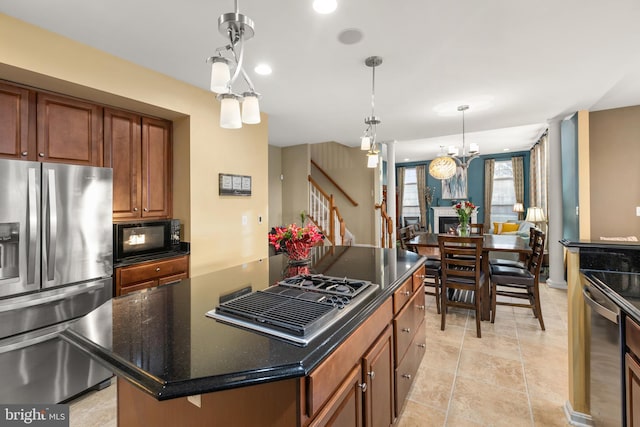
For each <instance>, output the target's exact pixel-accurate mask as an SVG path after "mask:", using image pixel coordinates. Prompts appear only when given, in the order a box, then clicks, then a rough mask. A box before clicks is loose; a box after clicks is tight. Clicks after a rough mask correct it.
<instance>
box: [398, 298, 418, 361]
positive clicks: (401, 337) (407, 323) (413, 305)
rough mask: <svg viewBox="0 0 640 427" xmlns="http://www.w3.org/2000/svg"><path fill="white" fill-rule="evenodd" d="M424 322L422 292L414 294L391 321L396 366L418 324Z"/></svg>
mask: <svg viewBox="0 0 640 427" xmlns="http://www.w3.org/2000/svg"><path fill="white" fill-rule="evenodd" d="M423 321H424V292H416V293H415V294H414V295H413V297H412V298H411V300H410V301H409V303H408V304H407V305H406V306H405V307H404V308H403V309H402V311H401V312H400V314H399V315H398V317H396V319H395V320H394V321H393V329H394V335H395V337H396V346H395V348H396V354H395V358H396V364H399V363H400V359H402V357H404V354H405V352H406V351H407V348H408V347H409V344H410V343H411V341H412V340H413V338H414V336H415V334H416V331H417V330H418V327H419V326H420V324H421V323H422V322H423Z"/></svg>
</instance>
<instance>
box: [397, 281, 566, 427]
mask: <svg viewBox="0 0 640 427" xmlns="http://www.w3.org/2000/svg"><path fill="white" fill-rule="evenodd" d="M540 292H541V296H540V299H541V303H542V313H543V315H544V321H545V326H546V331H542V330H541V329H540V325H539V324H538V321H537V319H535V318H534V317H533V314H532V312H531V310H529V309H525V308H517V307H508V306H498V310H497V316H496V323H494V324H491V323H490V322H482V338H477V337H476V329H475V314H474V313H473V311H471V310H464V309H457V308H453V309H452V308H450V309H449V314H448V315H447V326H446V329H445V330H444V331H441V330H440V315H439V314H437V312H436V306H435V303H434V301H435V300H434V298H433V297H431V296H427V312H426V315H425V316H426V322H427V352H426V355H425V357H424V359H423V361H422V364H421V365H420V370H419V372H418V376H417V378H416V383H415V385H414V387H413V388H412V390H411V392H410V394H409V401H408V402H407V404H406V406H405V408H404V411H403V413H402V415H401V418H400V420H399V423H398V426H399V427H414V426H415V427H425V426H429V427H431V426H455V427H466V426H509V427H515V426H529V427H531V426H544V427H554V426H561V427H565V426H569V425H570V424H569V423H568V422H567V420H566V418H565V415H564V412H563V406H564V404H565V402H566V401H567V398H568V375H567V369H568V365H567V364H568V359H567V293H566V291H563V290H558V289H552V288H549V287H547V286H546V284H541V289H540Z"/></svg>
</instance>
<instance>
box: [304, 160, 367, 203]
mask: <svg viewBox="0 0 640 427" xmlns="http://www.w3.org/2000/svg"><path fill="white" fill-rule="evenodd" d="M311 165H312V166H315V167H316V169H318V171H320V173H321V174H322V175H324V176H325V178H327V180H328V181H329V182H330V183H331V184H333V186H334V187H336V189H337V190H338V191H339V192H341V193H342V194H343V195H344V197H345V198H346V199H347V200H348V201H349V202H351V204H352V205H353V206H358V202H356V201H355V200H353V198H352V197H351V196H349V195H348V194H347V192H346V191H344V189H343V188H342V187H340V185H339V184H338V183H337V182H335V181H334V179H333V178H331V176H329V174H328V173H327V172H325V170H324V169H322V168H321V167H320V165H319V164H317V163H316V162H315V161H314V160H313V159H311Z"/></svg>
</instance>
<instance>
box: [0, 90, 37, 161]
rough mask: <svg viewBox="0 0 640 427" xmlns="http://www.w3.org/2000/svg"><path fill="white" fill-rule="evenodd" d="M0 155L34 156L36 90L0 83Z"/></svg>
mask: <svg viewBox="0 0 640 427" xmlns="http://www.w3.org/2000/svg"><path fill="white" fill-rule="evenodd" d="M0 158H5V159H21V160H36V140H35V92H33V91H30V90H28V89H27V88H22V87H19V86H13V85H9V84H5V83H0Z"/></svg>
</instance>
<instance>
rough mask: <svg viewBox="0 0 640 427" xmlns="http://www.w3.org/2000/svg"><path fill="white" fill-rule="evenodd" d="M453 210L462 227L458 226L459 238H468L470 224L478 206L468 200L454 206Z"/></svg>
mask: <svg viewBox="0 0 640 427" xmlns="http://www.w3.org/2000/svg"><path fill="white" fill-rule="evenodd" d="M453 209H454V210H455V211H456V214H457V215H458V220H459V222H460V225H458V228H457V232H458V236H462V237H467V236H469V235H470V234H471V233H470V227H469V223H470V221H471V215H472V214H473V211H475V210H476V205H474V204H473V203H471V202H468V201H466V200H463V201H462V202H459V203H457V204H455V205H454V206H453Z"/></svg>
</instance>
